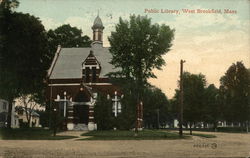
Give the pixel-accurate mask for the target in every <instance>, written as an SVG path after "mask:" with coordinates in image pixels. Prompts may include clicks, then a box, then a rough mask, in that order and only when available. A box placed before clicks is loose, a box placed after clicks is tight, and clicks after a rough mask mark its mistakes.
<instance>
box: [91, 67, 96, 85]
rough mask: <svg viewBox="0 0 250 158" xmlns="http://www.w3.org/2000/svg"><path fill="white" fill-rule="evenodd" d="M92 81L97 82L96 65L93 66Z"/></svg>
mask: <svg viewBox="0 0 250 158" xmlns="http://www.w3.org/2000/svg"><path fill="white" fill-rule="evenodd" d="M92 82H93V83H95V82H96V67H93V68H92Z"/></svg>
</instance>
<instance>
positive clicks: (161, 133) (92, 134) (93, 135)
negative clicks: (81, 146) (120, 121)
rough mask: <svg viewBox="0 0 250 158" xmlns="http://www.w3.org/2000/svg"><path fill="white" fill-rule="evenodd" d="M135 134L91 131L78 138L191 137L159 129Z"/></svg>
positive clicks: (146, 138) (149, 138)
mask: <svg viewBox="0 0 250 158" xmlns="http://www.w3.org/2000/svg"><path fill="white" fill-rule="evenodd" d="M134 134H135V132H134V131H119V130H117V131H90V132H88V133H84V134H82V136H90V137H88V138H83V139H78V140H168V139H169V140H172V139H187V138H190V136H183V137H179V135H178V134H176V133H172V132H166V131H159V130H143V131H139V133H138V136H134Z"/></svg>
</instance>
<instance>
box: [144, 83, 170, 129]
mask: <svg viewBox="0 0 250 158" xmlns="http://www.w3.org/2000/svg"><path fill="white" fill-rule="evenodd" d="M143 103H144V104H143V108H144V124H145V126H146V127H148V128H160V126H161V125H166V123H167V122H168V114H169V113H168V111H169V101H168V99H167V97H166V96H165V94H164V93H163V92H162V91H161V90H160V89H159V88H156V87H147V88H146V89H145V91H144V94H143Z"/></svg>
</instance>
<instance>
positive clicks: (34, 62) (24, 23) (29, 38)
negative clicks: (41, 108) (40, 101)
mask: <svg viewBox="0 0 250 158" xmlns="http://www.w3.org/2000/svg"><path fill="white" fill-rule="evenodd" d="M2 7H3V6H2V5H1V8H2ZM3 10H5V11H4V12H3V13H4V16H3V17H4V18H3V20H4V21H3V23H4V25H3V27H2V28H1V29H2V31H1V33H3V34H1V37H4V38H1V42H3V45H2V48H1V49H2V50H1V55H0V57H1V71H0V76H1V78H0V96H1V97H2V98H3V99H6V100H8V102H9V105H10V108H9V114H8V124H7V126H8V127H9V128H10V126H11V110H12V102H13V100H14V99H15V98H17V97H19V96H21V95H23V94H33V93H37V94H38V95H37V96H39V97H40V98H41V97H42V96H43V87H44V78H45V76H46V70H47V69H48V67H49V54H48V51H47V48H48V47H47V37H46V31H45V29H44V27H43V25H42V24H41V22H40V21H39V20H38V18H36V17H34V16H31V15H29V14H23V13H17V12H13V11H6V9H3Z"/></svg>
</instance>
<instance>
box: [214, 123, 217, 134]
mask: <svg viewBox="0 0 250 158" xmlns="http://www.w3.org/2000/svg"><path fill="white" fill-rule="evenodd" d="M214 131H215V132H217V122H214Z"/></svg>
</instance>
